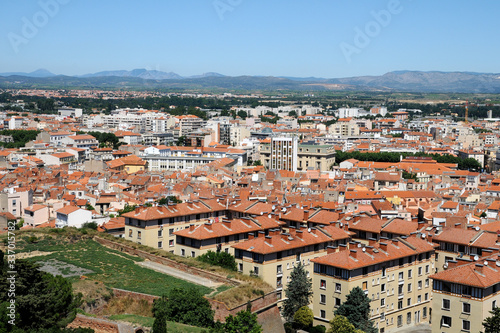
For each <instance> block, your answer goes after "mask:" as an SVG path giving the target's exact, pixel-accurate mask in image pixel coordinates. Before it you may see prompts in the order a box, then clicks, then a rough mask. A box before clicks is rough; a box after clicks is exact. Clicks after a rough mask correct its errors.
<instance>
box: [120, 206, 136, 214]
mask: <svg viewBox="0 0 500 333" xmlns="http://www.w3.org/2000/svg"><path fill="white" fill-rule="evenodd" d="M136 207H137V206H136V205H132V206H129V205H125V207H123V209H120V210H119V211H118V216H122V215H123V214H125V213H129V212H133V211H134V210H135V208H136Z"/></svg>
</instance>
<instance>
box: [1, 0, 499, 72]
mask: <svg viewBox="0 0 500 333" xmlns="http://www.w3.org/2000/svg"><path fill="white" fill-rule="evenodd" d="M121 4H122V5H121V6H119V7H117V6H116V5H114V4H110V3H99V2H96V1H87V2H85V4H83V3H79V2H77V1H71V0H41V1H38V2H31V3H30V4H25V3H22V4H20V3H17V2H13V1H11V2H7V3H5V4H4V11H2V13H3V14H2V20H3V22H4V25H3V29H2V35H3V36H4V38H2V39H1V42H0V47H2V49H3V50H4V54H3V56H4V58H3V59H4V61H3V62H2V66H0V72H31V71H35V70H37V69H39V68H45V69H47V70H49V71H51V72H53V73H55V74H65V75H83V74H87V73H95V72H99V71H105V70H132V69H135V68H145V69H149V70H159V71H164V72H175V73H177V74H179V75H181V76H190V75H197V74H201V73H205V72H217V73H221V74H223V75H228V76H240V75H269V76H294V77H311V76H313V77H324V78H334V77H349V76H358V75H380V74H384V73H386V72H390V71H394V70H418V71H434V70H436V71H470V72H485V73H498V72H500V66H499V65H498V64H497V62H496V61H495V60H496V59H495V54H497V51H498V46H496V45H494V43H493V42H492V41H494V38H495V32H496V31H498V25H499V23H498V22H497V21H496V20H495V16H494V15H495V13H496V12H497V11H496V10H495V9H497V8H495V7H498V4H495V3H493V2H491V3H488V6H477V4H475V3H467V2H463V1H461V2H460V5H459V6H457V2H451V1H442V2H440V3H437V4H436V3H433V4H432V7H431V5H430V3H422V2H416V1H392V0H390V1H373V2H368V1H364V2H362V3H361V5H360V3H359V2H358V3H356V4H353V3H350V2H347V1H341V2H335V3H315V4H314V6H313V5H310V4H307V5H304V4H299V3H298V2H291V3H290V2H286V3H285V2H284V1H275V2H273V3H264V2H261V1H257V2H248V1H243V0H238V1H237V0H231V1H230V0H215V1H208V2H199V3H198V4H199V5H198V6H193V5H192V3H191V4H187V3H181V2H165V3H164V2H158V1H151V2H148V4H147V5H145V4H143V3H141V4H137V3H133V2H131V1H125V2H122V3H121Z"/></svg>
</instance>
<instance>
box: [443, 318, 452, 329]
mask: <svg viewBox="0 0 500 333" xmlns="http://www.w3.org/2000/svg"><path fill="white" fill-rule="evenodd" d="M441 326H444V327H451V317H447V316H442V317H441Z"/></svg>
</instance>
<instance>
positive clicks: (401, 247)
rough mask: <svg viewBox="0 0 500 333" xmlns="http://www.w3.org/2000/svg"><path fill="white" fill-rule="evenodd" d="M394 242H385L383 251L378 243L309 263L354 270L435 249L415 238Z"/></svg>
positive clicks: (424, 241) (323, 257)
mask: <svg viewBox="0 0 500 333" xmlns="http://www.w3.org/2000/svg"><path fill="white" fill-rule="evenodd" d="M395 240H396V241H394V240H393V241H387V242H385V243H386V244H387V247H386V249H385V250H384V249H383V247H382V246H381V244H380V243H376V244H375V246H374V247H373V249H372V250H370V248H369V247H368V248H367V250H366V251H362V248H358V247H356V248H355V249H346V250H343V251H339V252H335V253H330V254H327V255H325V256H322V257H319V258H315V259H312V260H311V261H312V262H314V263H318V264H323V265H327V266H333V267H338V268H343V269H347V270H354V269H358V268H362V267H366V266H371V265H375V264H380V263H383V262H387V261H390V260H395V259H399V258H404V257H408V256H411V255H416V254H419V253H425V252H430V251H433V250H434V248H435V246H434V245H433V244H431V243H429V242H427V241H426V240H423V239H421V238H417V237H416V236H412V237H408V238H406V239H402V238H395ZM382 243H383V242H382Z"/></svg>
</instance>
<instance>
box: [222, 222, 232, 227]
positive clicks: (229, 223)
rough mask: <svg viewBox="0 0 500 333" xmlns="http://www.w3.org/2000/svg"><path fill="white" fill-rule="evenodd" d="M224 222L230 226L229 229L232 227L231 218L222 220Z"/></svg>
mask: <svg viewBox="0 0 500 333" xmlns="http://www.w3.org/2000/svg"><path fill="white" fill-rule="evenodd" d="M222 223H224V225H225V226H226V227H228V228H229V229H231V221H230V220H222Z"/></svg>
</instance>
